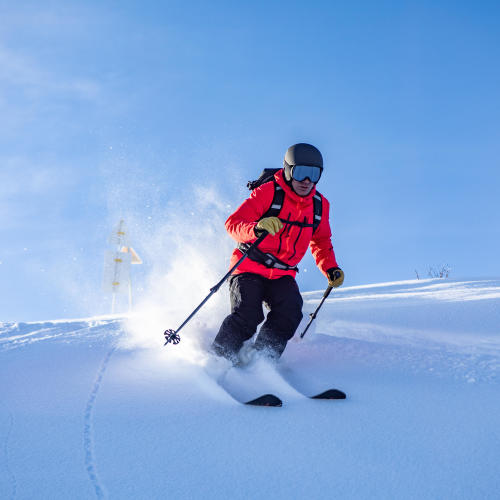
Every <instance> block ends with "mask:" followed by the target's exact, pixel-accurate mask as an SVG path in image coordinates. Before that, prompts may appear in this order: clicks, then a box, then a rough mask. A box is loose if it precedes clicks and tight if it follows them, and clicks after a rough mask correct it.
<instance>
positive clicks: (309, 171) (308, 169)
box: [290, 165, 323, 184]
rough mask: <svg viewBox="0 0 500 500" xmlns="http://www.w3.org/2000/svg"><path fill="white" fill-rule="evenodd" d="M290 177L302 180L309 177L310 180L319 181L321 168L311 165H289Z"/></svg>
mask: <svg viewBox="0 0 500 500" xmlns="http://www.w3.org/2000/svg"><path fill="white" fill-rule="evenodd" d="M290 170H291V174H292V179H295V180H296V181H299V182H302V181H303V180H305V179H307V178H309V180H310V181H311V182H314V184H316V182H318V181H319V178H320V177H321V173H322V172H323V169H322V168H321V167H314V166H312V165H293V166H292V167H291V169H290Z"/></svg>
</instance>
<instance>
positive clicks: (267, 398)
mask: <svg viewBox="0 0 500 500" xmlns="http://www.w3.org/2000/svg"><path fill="white" fill-rule="evenodd" d="M244 404H246V405H251V406H277V407H279V406H283V401H281V399H280V398H278V397H277V396H275V395H274V394H264V395H263V396H260V397H258V398H256V399H252V400H251V401H247V402H246V403H244Z"/></svg>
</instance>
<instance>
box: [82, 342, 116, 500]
mask: <svg viewBox="0 0 500 500" xmlns="http://www.w3.org/2000/svg"><path fill="white" fill-rule="evenodd" d="M115 350H116V346H113V347H112V348H111V349H110V350H109V351H108V352H107V354H106V356H105V357H104V360H103V361H102V363H101V367H100V369H99V373H98V375H97V378H96V380H95V382H94V386H93V388H92V392H91V393H90V396H89V399H88V401H87V405H86V407H85V413H84V427H83V447H84V452H85V469H86V471H87V474H88V476H89V479H90V481H91V483H92V485H93V486H94V489H95V493H96V497H97V498H105V497H106V494H105V491H104V488H103V486H102V484H101V482H100V480H99V476H98V474H97V467H96V461H95V456H94V444H93V432H92V427H93V426H92V417H93V413H94V404H95V401H96V398H97V393H98V392H99V388H100V387H101V383H102V379H103V377H104V373H105V372H106V368H107V367H108V363H109V360H110V359H111V356H112V355H113V353H114V352H115Z"/></svg>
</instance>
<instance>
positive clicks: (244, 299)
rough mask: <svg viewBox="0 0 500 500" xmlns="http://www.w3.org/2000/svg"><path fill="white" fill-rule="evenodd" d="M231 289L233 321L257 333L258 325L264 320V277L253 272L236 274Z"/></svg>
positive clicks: (230, 285)
mask: <svg viewBox="0 0 500 500" xmlns="http://www.w3.org/2000/svg"><path fill="white" fill-rule="evenodd" d="M229 291H230V299H231V314H230V316H231V318H232V321H234V322H235V323H237V324H238V326H239V327H240V328H244V329H245V330H252V331H253V332H254V333H255V330H256V329H257V326H258V325H259V324H260V323H262V321H264V312H263V311H262V296H263V289H262V278H261V277H260V276H256V275H253V274H251V273H244V274H240V275H237V276H234V277H233V278H231V281H230V284H229Z"/></svg>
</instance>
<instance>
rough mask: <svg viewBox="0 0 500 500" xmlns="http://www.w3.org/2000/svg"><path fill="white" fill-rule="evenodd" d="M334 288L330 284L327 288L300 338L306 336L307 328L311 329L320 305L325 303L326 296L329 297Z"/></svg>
mask: <svg viewBox="0 0 500 500" xmlns="http://www.w3.org/2000/svg"><path fill="white" fill-rule="evenodd" d="M332 290H333V287H332V286H330V285H328V287H327V288H326V290H325V293H323V298H322V299H321V302H320V303H319V306H318V307H317V308H316V310H315V311H314V312H313V313H311V314H309V317H310V318H311V319H310V320H309V322H308V323H307V325H306V327H305V329H304V331H303V332H302V333H301V334H300V338H301V339H302V338H304V335H305V334H306V332H307V330H308V329H309V327H310V326H311V323H312V322H313V321H314V319H315V318H316V316H317V314H318V311H319V309H320V307H321V306H322V305H323V302H324V301H325V300H326V298H327V297H328V295H330V292H331V291H332Z"/></svg>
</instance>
